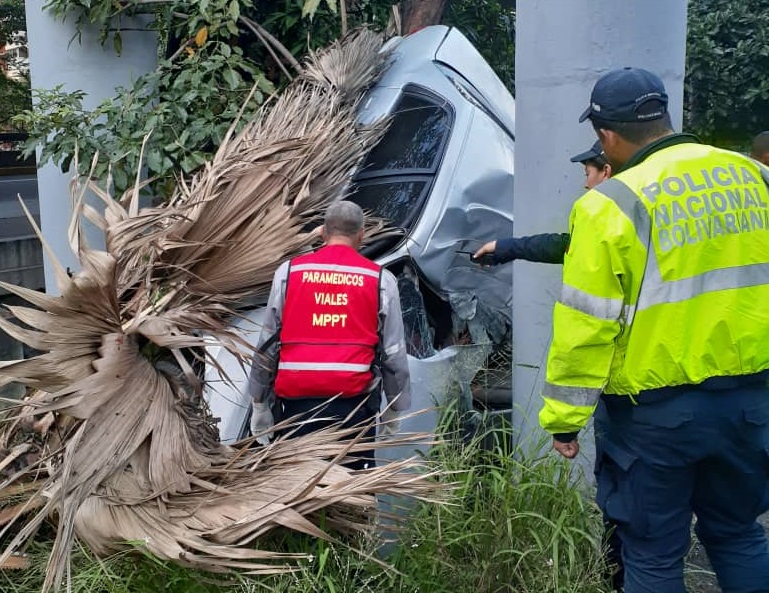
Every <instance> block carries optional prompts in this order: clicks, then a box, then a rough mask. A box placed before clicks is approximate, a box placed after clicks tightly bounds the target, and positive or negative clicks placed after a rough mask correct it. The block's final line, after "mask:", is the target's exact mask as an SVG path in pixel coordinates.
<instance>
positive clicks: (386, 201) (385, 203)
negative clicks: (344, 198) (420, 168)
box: [350, 179, 429, 227]
mask: <svg viewBox="0 0 769 593" xmlns="http://www.w3.org/2000/svg"><path fill="white" fill-rule="evenodd" d="M428 182H429V180H428V179H421V180H414V181H405V180H403V181H391V182H384V183H382V182H379V183H372V184H361V185H359V186H357V188H356V190H355V193H354V194H353V196H352V197H351V198H350V199H352V200H353V201H354V202H355V203H357V204H358V205H360V207H361V208H363V209H364V210H367V211H368V212H371V213H372V214H374V215H375V216H378V217H380V218H384V219H386V220H388V221H389V222H390V224H391V225H392V226H397V227H408V226H410V222H411V217H412V214H413V212H414V209H415V206H417V205H418V204H420V203H421V201H422V195H423V193H424V190H425V187H426V186H427V184H428Z"/></svg>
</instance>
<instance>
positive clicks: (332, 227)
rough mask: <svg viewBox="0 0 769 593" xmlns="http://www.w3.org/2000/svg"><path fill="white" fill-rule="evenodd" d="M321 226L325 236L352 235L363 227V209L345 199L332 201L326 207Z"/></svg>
mask: <svg viewBox="0 0 769 593" xmlns="http://www.w3.org/2000/svg"><path fill="white" fill-rule="evenodd" d="M323 228H324V229H325V231H326V235H327V236H334V235H343V236H345V237H354V236H355V235H356V234H358V233H359V232H360V231H361V229H363V209H362V208H361V207H360V206H358V204H356V203H354V202H349V201H347V200H340V201H338V202H334V203H332V204H331V205H330V206H329V207H328V208H327V209H326V216H325V217H324V219H323Z"/></svg>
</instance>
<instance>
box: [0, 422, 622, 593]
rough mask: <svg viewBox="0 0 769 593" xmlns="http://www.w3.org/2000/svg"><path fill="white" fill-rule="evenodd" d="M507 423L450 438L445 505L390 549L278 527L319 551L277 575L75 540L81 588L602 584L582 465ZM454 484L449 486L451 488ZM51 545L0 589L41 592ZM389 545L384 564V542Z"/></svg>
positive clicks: (421, 508) (173, 590) (380, 589)
mask: <svg viewBox="0 0 769 593" xmlns="http://www.w3.org/2000/svg"><path fill="white" fill-rule="evenodd" d="M509 435H510V431H509V429H505V428H496V429H492V430H490V431H489V432H488V433H485V434H483V435H480V436H475V437H471V438H469V442H467V440H468V439H466V442H459V441H458V440H448V441H446V442H445V443H443V444H441V445H440V446H437V447H434V448H433V451H432V452H431V456H432V457H434V458H435V460H436V461H437V462H438V463H440V464H441V466H442V467H444V468H445V469H447V470H449V472H450V473H449V475H448V476H447V477H446V478H445V479H446V481H447V484H448V482H452V483H453V484H454V489H453V490H452V491H451V494H450V495H449V498H448V504H446V505H443V506H434V505H426V504H416V505H412V506H411V507H410V508H409V509H404V510H403V511H402V512H403V513H408V517H407V521H406V522H405V527H404V529H403V530H402V531H401V532H400V533H399V535H398V538H397V541H396V542H395V543H394V544H393V545H391V546H390V547H388V548H384V547H382V546H381V542H378V541H374V540H373V539H372V540H371V541H368V542H362V543H361V542H355V543H356V545H358V546H360V545H362V546H363V549H364V550H367V551H368V554H369V555H367V554H366V553H363V554H361V553H360V552H355V551H353V550H352V547H353V546H346V545H344V544H340V543H336V544H331V543H327V542H318V541H312V540H309V539H306V538H298V537H289V536H285V537H279V536H278V537H275V538H274V540H273V541H272V542H271V544H272V545H273V546H276V547H278V548H280V549H283V550H286V551H295V550H297V549H302V550H303V551H310V552H311V553H312V554H313V558H312V560H311V561H307V562H304V563H301V564H299V565H298V566H297V570H296V571H295V572H293V573H289V574H283V575H275V576H270V577H259V578H256V577H248V576H243V575H232V576H230V577H222V576H220V575H209V574H203V573H199V572H196V571H192V570H188V569H184V568H180V567H178V566H175V565H170V564H167V563H161V562H158V561H156V560H154V559H152V558H149V557H147V556H145V555H143V554H130V555H129V554H123V555H118V556H115V557H112V558H109V559H106V560H97V559H95V558H93V557H92V556H90V555H89V554H88V553H87V552H86V551H85V550H78V552H77V553H76V555H75V558H74V561H73V567H72V573H73V582H72V593H129V592H130V593H150V592H153V593H154V592H156V591H163V592H167V593H177V592H178V593H182V592H183V593H203V592H206V593H208V592H212V593H219V592H224V591H226V592H227V593H257V592H272V593H311V592H312V593H316V592H317V593H321V592H322V593H367V592H377V593H389V592H393V593H396V592H397V593H401V592H403V593H411V592H414V593H417V592H418V593H502V592H516V593H548V592H552V593H567V592H568V593H600V592H604V591H608V590H609V587H608V585H607V584H606V583H605V582H604V581H603V578H602V570H603V565H602V561H601V529H602V527H601V520H600V515H599V513H598V512H597V510H596V509H595V508H594V506H593V504H592V503H590V502H589V500H590V498H589V496H586V495H585V494H584V493H583V492H582V491H581V487H582V485H583V482H582V479H581V476H579V475H578V474H576V473H575V472H577V471H578V469H577V466H576V465H572V464H569V463H568V462H565V461H563V460H560V459H556V458H555V457H554V456H552V455H546V456H539V455H529V454H527V453H526V452H524V451H521V450H512V451H511V448H512V447H511V445H510V442H509V440H508V439H509V438H510V437H509ZM447 490H448V488H447ZM47 548H48V544H38V545H36V546H35V548H34V549H31V550H30V551H29V552H30V555H31V558H32V568H30V569H28V570H26V571H19V572H5V573H0V591H3V592H4V593H32V592H34V591H39V589H40V584H41V583H42V579H43V574H42V573H43V570H44V566H45V553H46V551H47ZM385 549H387V550H388V551H389V554H388V555H387V557H386V558H384V560H386V561H387V563H388V564H389V565H390V566H391V568H387V567H385V566H383V563H382V561H381V560H380V559H379V556H382V550H385Z"/></svg>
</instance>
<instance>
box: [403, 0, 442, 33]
mask: <svg viewBox="0 0 769 593" xmlns="http://www.w3.org/2000/svg"><path fill="white" fill-rule="evenodd" d="M445 8H446V0H403V1H402V2H401V4H400V9H401V31H403V34H404V35H408V34H409V33H413V32H414V31H417V30H419V29H421V28H422V27H427V26H429V25H439V24H440V22H441V19H442V18H443V11H444V9H445Z"/></svg>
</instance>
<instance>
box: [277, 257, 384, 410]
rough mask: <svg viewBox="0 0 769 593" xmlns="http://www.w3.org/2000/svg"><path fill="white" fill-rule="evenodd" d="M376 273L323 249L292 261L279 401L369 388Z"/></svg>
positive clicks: (361, 260) (359, 260)
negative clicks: (282, 398) (280, 398)
mask: <svg viewBox="0 0 769 593" xmlns="http://www.w3.org/2000/svg"><path fill="white" fill-rule="evenodd" d="M380 272H381V268H380V266H378V265H377V264H375V263H374V262H372V261H371V260H368V259H366V258H365V257H363V256H362V255H360V254H359V253H358V252H357V251H355V250H354V249H353V248H351V247H347V246H345V245H327V246H326V247H323V248H321V249H319V250H318V251H316V252H314V253H308V254H307V255H301V256H299V257H297V258H295V259H293V260H292V261H291V264H290V266H289V272H288V281H287V283H286V298H285V304H284V308H283V319H282V325H281V330H280V358H279V361H278V371H277V373H276V375H275V394H276V395H277V396H278V397H284V398H295V397H334V396H336V395H339V396H341V397H353V396H356V395H360V394H361V393H364V392H365V390H366V388H367V387H368V386H369V384H370V383H371V380H372V378H373V374H372V372H371V365H372V363H373V362H374V355H375V351H376V346H377V344H378V342H379V335H378V332H377V330H378V325H379V277H380Z"/></svg>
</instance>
